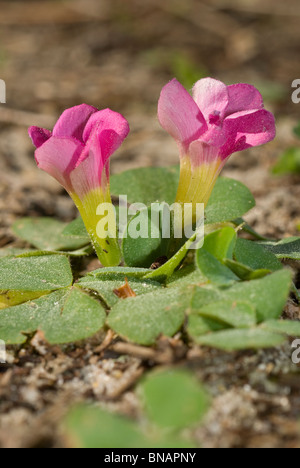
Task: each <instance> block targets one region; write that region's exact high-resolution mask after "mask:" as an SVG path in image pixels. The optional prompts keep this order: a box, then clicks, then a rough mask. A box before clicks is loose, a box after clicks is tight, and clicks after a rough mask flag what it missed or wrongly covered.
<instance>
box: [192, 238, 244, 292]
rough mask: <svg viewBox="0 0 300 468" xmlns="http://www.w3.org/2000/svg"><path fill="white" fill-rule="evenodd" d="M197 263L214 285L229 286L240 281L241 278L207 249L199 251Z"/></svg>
mask: <svg viewBox="0 0 300 468" xmlns="http://www.w3.org/2000/svg"><path fill="white" fill-rule="evenodd" d="M196 263H197V265H198V268H199V269H200V271H201V273H202V274H203V275H204V276H205V277H206V278H207V279H208V280H209V281H210V282H211V283H213V284H217V285H220V286H222V285H228V284H233V283H234V282H235V281H239V278H238V277H237V276H236V275H235V274H234V273H233V272H232V271H231V270H230V269H229V268H227V267H226V266H225V265H223V264H222V263H221V262H219V260H217V259H216V258H215V257H214V256H213V255H211V254H210V253H209V252H207V250H205V248H204V247H203V248H202V249H199V250H198V251H197V254H196Z"/></svg>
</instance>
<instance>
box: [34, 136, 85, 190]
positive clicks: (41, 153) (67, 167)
mask: <svg viewBox="0 0 300 468" xmlns="http://www.w3.org/2000/svg"><path fill="white" fill-rule="evenodd" d="M82 150H83V145H82V143H80V142H79V141H77V140H75V139H72V138H58V137H51V138H50V139H49V140H48V141H46V142H45V143H44V144H43V145H42V146H40V147H39V148H38V149H37V150H36V152H35V160H36V162H37V165H38V167H39V168H40V169H42V170H43V171H45V172H48V174H50V175H51V176H52V177H54V178H55V179H56V180H57V181H58V182H59V183H60V184H61V185H62V186H63V187H65V189H66V190H67V191H68V192H72V191H73V189H72V186H71V184H70V173H71V172H72V171H73V170H74V168H75V166H76V163H77V161H78V159H79V157H80V155H81V153H82Z"/></svg>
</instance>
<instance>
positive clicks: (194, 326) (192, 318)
mask: <svg viewBox="0 0 300 468" xmlns="http://www.w3.org/2000/svg"><path fill="white" fill-rule="evenodd" d="M226 328H231V327H229V326H228V325H225V323H221V322H217V321H215V320H211V319H209V318H205V317H201V315H199V314H198V313H191V314H190V315H189V319H188V325H187V332H188V334H189V336H190V337H191V338H192V339H193V340H194V341H196V342H197V339H198V337H199V336H202V335H206V334H207V333H210V332H216V331H220V330H224V329H226Z"/></svg>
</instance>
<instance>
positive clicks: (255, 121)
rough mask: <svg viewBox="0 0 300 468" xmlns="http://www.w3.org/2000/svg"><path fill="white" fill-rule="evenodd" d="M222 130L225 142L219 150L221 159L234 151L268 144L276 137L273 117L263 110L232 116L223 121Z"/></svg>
mask: <svg viewBox="0 0 300 468" xmlns="http://www.w3.org/2000/svg"><path fill="white" fill-rule="evenodd" d="M223 129H224V132H226V135H227V141H226V143H225V144H224V145H223V146H222V148H220V155H221V157H222V158H226V157H228V156H229V155H230V154H232V153H235V152H236V151H242V150H244V149H246V148H251V147H253V146H260V145H263V144H264V143H268V142H269V141H272V140H273V139H274V138H275V135H276V126H275V119H274V116H273V114H271V112H268V111H266V110H265V109H261V110H257V111H246V112H238V113H236V114H233V115H231V116H229V117H227V118H226V119H225V120H224V124H223Z"/></svg>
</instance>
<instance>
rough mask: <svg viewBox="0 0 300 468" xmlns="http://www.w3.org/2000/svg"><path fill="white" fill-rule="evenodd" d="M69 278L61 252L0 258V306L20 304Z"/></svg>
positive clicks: (68, 270) (62, 286) (66, 260)
mask: <svg viewBox="0 0 300 468" xmlns="http://www.w3.org/2000/svg"><path fill="white" fill-rule="evenodd" d="M72 281H73V276H72V271H71V268H70V264H69V261H68V259H67V258H66V257H64V256H62V255H47V256H42V257H35V256H34V257H21V258H9V257H6V258H2V259H0V308H3V307H8V306H13V305H16V304H21V303H22V302H25V301H28V300H30V299H35V298H37V297H39V296H42V295H43V294H46V293H47V292H50V291H55V290H56V289H62V288H65V287H67V286H70V285H71V284H72Z"/></svg>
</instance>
